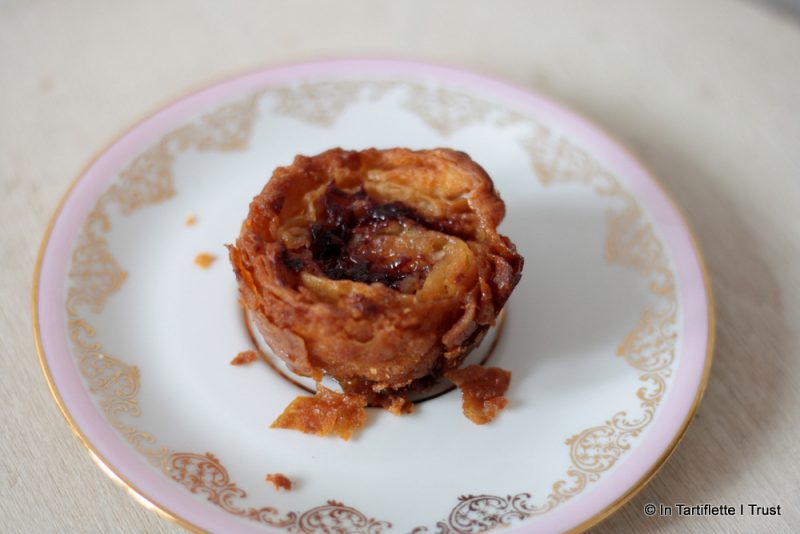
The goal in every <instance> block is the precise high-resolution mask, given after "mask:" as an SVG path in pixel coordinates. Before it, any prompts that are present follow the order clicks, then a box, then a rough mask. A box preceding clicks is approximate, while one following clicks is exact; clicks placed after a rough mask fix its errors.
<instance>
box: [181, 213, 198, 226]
mask: <svg viewBox="0 0 800 534" xmlns="http://www.w3.org/2000/svg"><path fill="white" fill-rule="evenodd" d="M183 224H185V225H186V226H194V225H195V224H197V217H196V216H195V214H194V213H190V214H189V215H187V216H186V220H185V221H183Z"/></svg>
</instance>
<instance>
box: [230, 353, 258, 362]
mask: <svg viewBox="0 0 800 534" xmlns="http://www.w3.org/2000/svg"><path fill="white" fill-rule="evenodd" d="M257 359H258V355H257V354H256V353H255V351H252V350H245V351H242V352H240V353H239V354H237V355H236V356H235V357H234V358H233V359H232V360H231V365H247V364H248V363H253V362H254V361H256V360H257Z"/></svg>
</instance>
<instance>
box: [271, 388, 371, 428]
mask: <svg viewBox="0 0 800 534" xmlns="http://www.w3.org/2000/svg"><path fill="white" fill-rule="evenodd" d="M366 406H367V399H366V398H364V397H362V396H360V395H345V394H342V393H337V392H335V391H331V390H330V389H327V388H325V387H323V386H322V385H321V384H317V394H316V395H315V396H313V397H297V398H295V399H294V400H293V401H292V402H291V403H290V404H289V406H287V407H286V409H285V410H284V411H283V413H282V414H281V415H280V416H279V417H278V418H277V419H276V420H275V422H273V423H272V425H270V428H285V429H288V430H299V431H300V432H304V433H306V434H316V435H317V436H329V435H331V434H336V435H337V436H339V437H340V438H342V439H343V440H345V441H347V440H349V439H350V437H351V436H352V435H353V433H354V432H355V431H356V430H358V429H359V428H361V427H362V426H364V423H366V421H367V412H366V410H365V409H364V408H366Z"/></svg>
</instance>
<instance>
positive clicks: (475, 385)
mask: <svg viewBox="0 0 800 534" xmlns="http://www.w3.org/2000/svg"><path fill="white" fill-rule="evenodd" d="M444 376H445V377H447V378H448V379H449V380H451V381H452V382H453V383H454V384H455V385H456V386H458V388H459V389H460V390H461V395H462V397H463V410H464V415H465V416H466V417H467V419H469V420H470V421H472V422H473V423H475V424H476V425H484V424H486V423H488V422H489V421H491V420H492V419H494V418H495V417H497V414H498V413H500V410H502V409H503V408H505V407H506V405H507V404H508V399H506V398H505V397H504V396H503V395H504V394H505V392H506V390H507V389H508V384H509V382H511V373H510V372H509V371H506V370H504V369H499V368H497V367H482V366H480V365H468V366H467V367H464V368H462V369H451V370H449V371H447V372H446V373H445V374H444Z"/></svg>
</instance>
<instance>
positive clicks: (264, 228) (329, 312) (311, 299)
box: [229, 149, 523, 396]
mask: <svg viewBox="0 0 800 534" xmlns="http://www.w3.org/2000/svg"><path fill="white" fill-rule="evenodd" d="M331 195H334V196H335V195H339V197H336V198H335V199H334V200H336V199H338V198H342V199H345V200H346V201H347V202H355V203H361V204H359V205H362V206H367V208H369V209H377V210H380V209H383V211H384V212H386V211H387V209H388V208H387V206H389V207H392V206H395V207H396V206H401V209H400V213H401V215H399V216H397V218H396V220H392V221H388V222H385V221H384V222H381V223H380V224H379V225H378V224H376V225H372V226H369V225H368V226H369V227H368V228H366V229H364V230H363V232H361V229H357V230H356V231H355V233H354V234H353V235H354V236H356V237H357V238H358V239H361V240H362V241H363V242H364V243H367V244H368V246H372V247H373V250H372V251H370V250H368V249H367V248H363V247H362V248H358V247H361V245H358V246H355V245H353V247H354V248H355V250H354V251H353V252H352V255H353V257H354V258H356V260H358V261H363V262H367V263H368V264H369V265H370V266H371V267H370V268H371V269H372V268H376V269H377V267H375V265H377V263H380V261H381V257H383V258H384V260H385V261H384V263H383V264H382V265H383V266H384V267H386V266H390V267H392V266H394V264H393V263H390V262H388V260H386V258H387V257H388V258H390V259H395V258H397V257H398V255H400V256H402V257H403V259H404V261H405V260H407V262H406V263H407V264H408V265H410V267H408V270H409V271H410V274H407V273H403V274H402V276H405V277H406V278H402V277H401V279H400V280H399V281H398V282H397V283H394V282H393V283H392V284H393V285H392V284H389V283H388V282H386V283H379V282H373V283H365V282H363V281H354V279H347V277H343V278H341V279H332V278H331V276H330V273H331V272H332V271H330V269H328V270H327V271H326V269H327V268H328V267H326V266H324V265H322V264H321V263H320V261H318V260H319V259H318V258H317V255H316V253H315V254H312V252H311V251H312V250H313V249H314V246H315V243H314V239H316V238H317V237H315V236H316V234H314V230H315V228H316V227H315V224H317V222H318V221H319V220H320V219H321V218H322V217H323V216H324V215H325V213H324V210H325V209H327V207H326V206H327V204H325V203H326V202H329V201H330V198H331ZM390 205H391V206H390ZM375 206H377V208H375ZM328 207H329V206H328ZM367 208H365V209H367ZM406 208H407V209H406ZM403 210H405V211H403ZM504 213H505V207H504V204H503V202H502V200H500V197H499V196H498V194H497V192H496V191H495V189H494V186H493V184H492V181H491V179H490V178H489V176H488V175H487V174H486V172H485V171H484V170H483V169H482V168H481V167H480V166H479V165H478V164H476V163H475V162H473V161H472V160H471V159H470V158H469V156H467V155H466V154H464V153H462V152H456V151H453V150H449V149H436V150H427V151H411V150H407V149H391V150H375V149H370V150H364V151H361V152H350V151H344V150H341V149H333V150H329V151H327V152H324V153H322V154H320V155H318V156H315V157H312V158H309V157H304V156H298V157H296V158H295V161H294V163H293V164H292V165H291V166H289V167H281V168H278V169H277V170H276V171H275V173H274V174H273V176H272V179H271V180H270V181H269V183H267V185H266V186H265V187H264V190H263V191H262V192H261V193H260V194H259V195H258V196H257V197H256V198H255V199H254V200H253V202H252V203H251V205H250V211H249V214H248V217H247V219H246V220H245V222H244V224H243V226H242V230H241V234H240V236H239V238H238V239H237V241H236V244H235V246H231V247H229V250H230V259H231V262H232V264H233V267H234V271H235V272H236V275H237V278H238V281H239V289H240V294H241V299H242V302H243V304H244V306H245V308H246V309H247V310H249V311H250V312H251V316H252V317H253V318H254V321H255V323H256V326H257V327H258V329H259V331H260V332H261V334H262V335H263V336H264V338H265V340H266V341H267V343H268V344H269V345H270V347H271V348H272V349H273V350H274V351H275V352H276V353H277V354H278V355H279V356H280V357H281V358H283V359H284V361H286V363H287V364H288V365H289V367H290V368H291V369H292V370H293V371H294V372H296V373H298V374H301V375H305V376H318V375H319V373H320V372H324V373H326V374H328V375H330V376H332V377H333V378H335V379H337V380H338V381H339V382H340V383H341V384H342V386H343V387H344V388H345V390H346V391H348V390H349V391H360V392H363V391H364V389H365V386H366V387H367V388H368V389H370V390H372V391H374V392H384V393H388V394H397V395H401V396H402V395H405V394H406V393H407V392H408V391H409V390H411V389H414V388H415V387H417V386H420V385H427V384H430V383H431V382H432V380H431V378H433V379H435V378H438V377H439V376H441V374H442V373H443V372H444V371H445V370H446V369H450V368H454V367H456V366H458V365H459V364H460V363H461V361H462V360H463V358H464V357H465V356H466V354H467V352H469V350H471V349H472V347H474V346H475V345H476V344H477V343H478V342H479V341H480V339H481V338H482V337H483V335H484V334H485V332H486V330H487V329H488V328H489V327H490V326H491V325H492V324H493V323H494V320H495V318H496V316H497V314H498V313H499V311H500V310H501V308H502V307H503V305H504V304H505V302H506V300H507V299H508V297H509V295H510V294H511V291H512V290H513V289H514V286H515V285H516V284H517V282H518V281H519V278H520V275H521V270H522V263H523V260H522V257H521V256H519V254H517V252H516V249H515V247H514V245H513V244H512V243H511V242H510V241H509V240H508V238H506V237H504V236H501V235H499V234H498V233H497V232H496V227H497V225H498V224H499V223H500V221H501V220H502V219H503V216H504ZM393 216H394V215H393ZM317 226H319V225H317ZM359 228H360V227H359ZM359 232H361V233H359ZM355 240H357V239H356V238H354V239H353V240H352V241H355ZM348 246H349V245H348ZM312 256H313V257H312ZM287 258H288V259H287ZM353 261H355V260H353ZM321 265H322V266H321ZM337 272H338V271H337ZM368 274H369V275H370V276H373V274H374V273H371V272H370V273H368ZM369 280H372V278H370V279H369Z"/></svg>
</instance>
